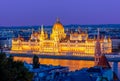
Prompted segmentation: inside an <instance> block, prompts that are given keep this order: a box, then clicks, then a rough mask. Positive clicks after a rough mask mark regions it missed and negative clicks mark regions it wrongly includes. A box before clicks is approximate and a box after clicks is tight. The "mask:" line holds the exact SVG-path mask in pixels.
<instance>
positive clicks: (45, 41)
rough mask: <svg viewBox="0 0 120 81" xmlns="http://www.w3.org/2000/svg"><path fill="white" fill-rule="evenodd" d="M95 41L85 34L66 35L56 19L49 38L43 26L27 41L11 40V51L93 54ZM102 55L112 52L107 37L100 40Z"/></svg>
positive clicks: (20, 38) (19, 38)
mask: <svg viewBox="0 0 120 81" xmlns="http://www.w3.org/2000/svg"><path fill="white" fill-rule="evenodd" d="M96 42H97V39H96V38H94V39H90V38H89V37H88V34H87V33H86V32H75V33H71V34H70V35H67V34H66V33H65V32H64V27H63V25H62V24H61V22H60V20H59V19H57V21H56V23H55V24H54V25H53V28H52V33H51V34H50V36H48V34H47V33H46V32H45V31H44V28H43V26H41V30H40V31H39V32H32V34H31V37H30V39H29V40H27V41H25V40H24V38H22V37H21V36H18V38H13V39H12V48H11V50H12V51H26V52H27V51H35V52H41V53H50V52H52V53H53V52H54V53H55V52H61V53H63V52H65V53H66V52H76V53H81V54H92V55H93V54H95V45H96ZM100 46H101V52H102V53H111V52H112V42H111V39H110V38H109V37H108V38H106V37H104V38H101V39H100Z"/></svg>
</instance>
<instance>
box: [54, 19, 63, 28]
mask: <svg viewBox="0 0 120 81" xmlns="http://www.w3.org/2000/svg"><path fill="white" fill-rule="evenodd" d="M62 29H64V27H63V25H62V24H61V22H60V20H59V18H57V21H56V23H55V24H54V25H53V30H62Z"/></svg>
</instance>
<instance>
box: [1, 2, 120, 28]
mask: <svg viewBox="0 0 120 81" xmlns="http://www.w3.org/2000/svg"><path fill="white" fill-rule="evenodd" d="M56 17H59V18H60V19H61V22H62V23H63V24H64V25H66V24H120V0H0V26H27V25H41V24H44V25H53V24H54V22H55V21H56Z"/></svg>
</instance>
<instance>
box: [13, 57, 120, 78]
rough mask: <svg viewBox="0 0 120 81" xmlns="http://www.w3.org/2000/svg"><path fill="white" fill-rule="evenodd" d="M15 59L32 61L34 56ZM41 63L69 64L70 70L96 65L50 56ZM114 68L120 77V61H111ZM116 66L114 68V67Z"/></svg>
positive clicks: (16, 58)
mask: <svg viewBox="0 0 120 81" xmlns="http://www.w3.org/2000/svg"><path fill="white" fill-rule="evenodd" d="M14 60H15V61H17V60H19V61H26V62H27V63H32V58H30V57H14ZM39 62H40V64H46V65H55V66H56V65H60V66H67V67H69V69H70V71H75V70H79V69H81V68H86V67H87V68H89V67H93V66H94V61H84V60H64V59H48V58H40V59H39ZM110 65H111V67H112V70H114V71H115V72H116V74H118V77H119V78H120V62H119V63H113V62H110ZM113 67H114V68H113Z"/></svg>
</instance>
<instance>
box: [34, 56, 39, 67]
mask: <svg viewBox="0 0 120 81" xmlns="http://www.w3.org/2000/svg"><path fill="white" fill-rule="evenodd" d="M33 68H39V57H38V56H37V55H34V57H33Z"/></svg>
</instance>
